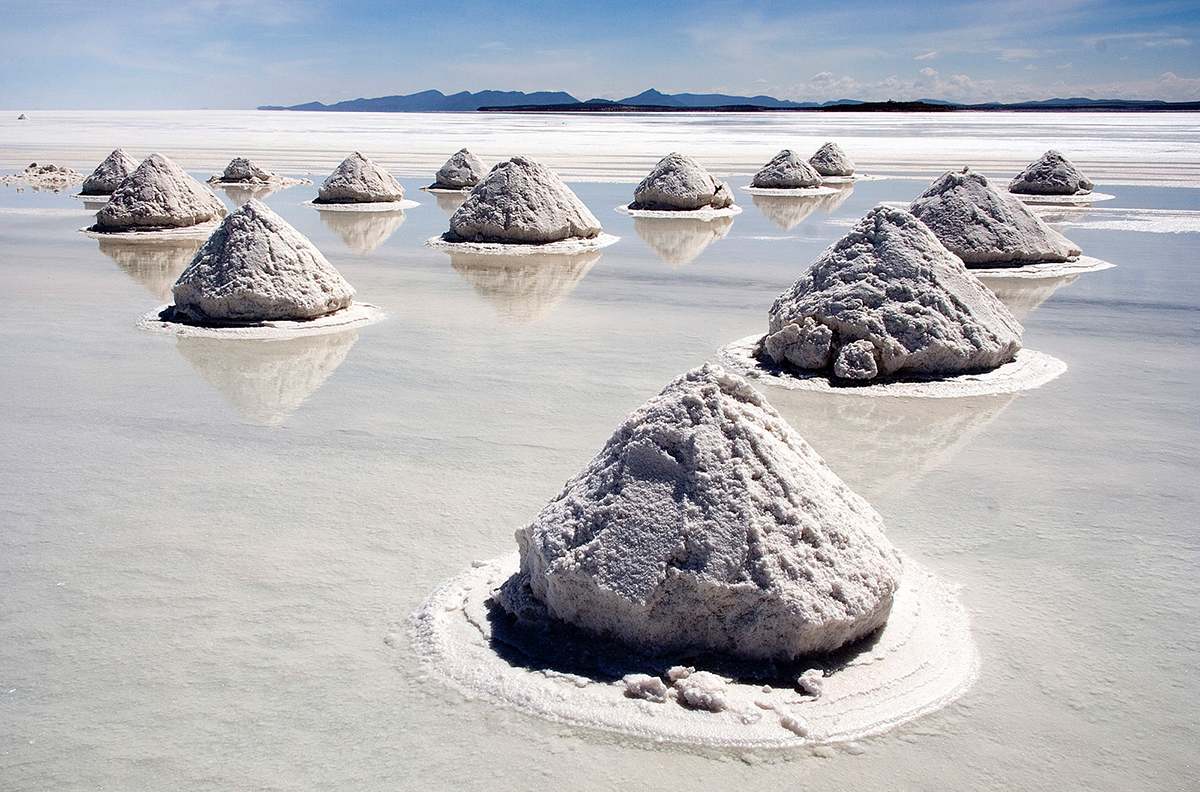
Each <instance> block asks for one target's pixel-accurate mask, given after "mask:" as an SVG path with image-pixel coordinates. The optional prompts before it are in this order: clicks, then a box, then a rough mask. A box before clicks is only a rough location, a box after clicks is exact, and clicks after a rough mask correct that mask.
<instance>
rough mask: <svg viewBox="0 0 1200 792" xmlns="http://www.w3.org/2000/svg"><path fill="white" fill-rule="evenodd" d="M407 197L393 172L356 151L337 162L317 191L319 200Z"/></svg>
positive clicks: (344, 201)
mask: <svg viewBox="0 0 1200 792" xmlns="http://www.w3.org/2000/svg"><path fill="white" fill-rule="evenodd" d="M403 200H404V188H403V187H401V186H400V182H398V181H396V180H395V179H394V178H392V174H390V173H388V172H387V171H386V170H384V169H383V168H381V167H380V166H379V165H377V164H376V163H375V162H373V161H372V160H370V159H369V158H367V157H364V156H363V155H362V154H359V153H358V152H357V151H356V152H354V153H353V154H351V155H350V156H349V157H346V159H344V160H342V164H341V165H338V166H337V169H336V170H334V172H333V173H331V174H329V178H327V179H325V181H324V183H323V184H322V185H321V189H320V190H319V191H318V192H317V199H316V201H315V202H316V203H329V204H354V203H385V202H392V201H403Z"/></svg>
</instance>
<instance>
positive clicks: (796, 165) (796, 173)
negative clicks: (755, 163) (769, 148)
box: [750, 149, 821, 190]
mask: <svg viewBox="0 0 1200 792" xmlns="http://www.w3.org/2000/svg"><path fill="white" fill-rule="evenodd" d="M750 186H751V187H766V188H771V189H781V190H794V189H797V188H800V187H820V186H821V174H819V173H817V171H816V169H815V168H813V166H812V165H810V164H808V163H807V162H806V161H805V160H804V159H803V158H802V157H801V156H800V155H799V154H797V153H796V152H794V151H792V150H791V149H784V150H783V151H781V152H779V153H778V154H776V155H775V156H774V157H773V158H772V159H771V161H770V162H768V163H767V164H766V165H764V166H763V167H762V168H761V169H760V170H759V171H758V173H756V174H754V178H753V179H751V180H750Z"/></svg>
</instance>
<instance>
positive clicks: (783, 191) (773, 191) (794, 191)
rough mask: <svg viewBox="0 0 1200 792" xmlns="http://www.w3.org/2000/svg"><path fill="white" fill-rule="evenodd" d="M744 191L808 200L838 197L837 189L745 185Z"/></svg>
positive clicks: (753, 193) (839, 191) (752, 193)
mask: <svg viewBox="0 0 1200 792" xmlns="http://www.w3.org/2000/svg"><path fill="white" fill-rule="evenodd" d="M742 189H743V190H745V191H746V192H748V193H750V194H751V195H778V196H780V197H783V198H806V197H812V196H817V195H838V194H840V193H841V192H842V191H841V190H840V189H838V188H837V187H754V186H752V185H749V184H747V185H744V186H743V187H742Z"/></svg>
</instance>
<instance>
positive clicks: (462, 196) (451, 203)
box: [433, 192, 467, 215]
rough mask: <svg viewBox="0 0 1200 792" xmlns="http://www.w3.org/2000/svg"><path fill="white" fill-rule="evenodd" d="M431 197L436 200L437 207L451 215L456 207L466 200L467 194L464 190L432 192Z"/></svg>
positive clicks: (456, 209) (455, 210)
mask: <svg viewBox="0 0 1200 792" xmlns="http://www.w3.org/2000/svg"><path fill="white" fill-rule="evenodd" d="M433 198H434V200H435V201H437V205H438V209H441V210H442V211H443V212H445V213H446V214H449V215H452V214H454V213H455V212H457V211H458V207H460V206H462V205H463V204H464V203H465V202H466V200H467V194H466V193H465V192H454V193H434V194H433Z"/></svg>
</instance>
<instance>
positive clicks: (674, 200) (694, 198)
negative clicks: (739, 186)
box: [629, 152, 733, 211]
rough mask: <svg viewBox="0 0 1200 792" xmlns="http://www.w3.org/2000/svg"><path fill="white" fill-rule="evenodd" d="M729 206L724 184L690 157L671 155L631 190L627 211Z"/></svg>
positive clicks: (677, 154) (659, 162)
mask: <svg viewBox="0 0 1200 792" xmlns="http://www.w3.org/2000/svg"><path fill="white" fill-rule="evenodd" d="M732 205H733V194H732V193H730V192H729V187H727V186H726V185H725V183H724V182H720V181H717V180H716V179H715V178H713V175H712V174H711V173H709V172H708V171H706V170H705V169H704V168H703V167H702V166H701V165H700V163H698V162H696V161H695V160H694V159H692V158H691V157H689V156H686V155H684V154H679V153H675V152H673V153H671V154H668V155H667V156H665V157H663V158H662V159H660V160H659V161H658V164H657V165H655V166H654V169H653V170H651V171H650V173H649V174H647V175H646V178H644V179H642V181H641V183H639V184H638V186H637V188H636V189H634V191H633V203H631V204H630V205H629V208H630V209H650V210H656V211H692V210H696V209H703V208H705V207H711V208H713V209H724V208H726V207H728V206H732Z"/></svg>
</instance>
